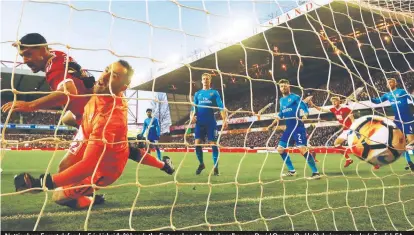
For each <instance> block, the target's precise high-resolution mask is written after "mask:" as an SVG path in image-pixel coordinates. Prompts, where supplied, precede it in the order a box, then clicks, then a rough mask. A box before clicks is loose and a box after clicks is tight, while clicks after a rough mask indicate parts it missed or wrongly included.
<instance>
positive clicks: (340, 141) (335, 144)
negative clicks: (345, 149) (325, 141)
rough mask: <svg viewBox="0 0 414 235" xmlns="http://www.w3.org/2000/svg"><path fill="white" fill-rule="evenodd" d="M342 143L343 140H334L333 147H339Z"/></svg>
mask: <svg viewBox="0 0 414 235" xmlns="http://www.w3.org/2000/svg"><path fill="white" fill-rule="evenodd" d="M343 142H344V140H343V139H336V140H335V142H334V147H335V148H337V147H339V146H341V145H342V143H343Z"/></svg>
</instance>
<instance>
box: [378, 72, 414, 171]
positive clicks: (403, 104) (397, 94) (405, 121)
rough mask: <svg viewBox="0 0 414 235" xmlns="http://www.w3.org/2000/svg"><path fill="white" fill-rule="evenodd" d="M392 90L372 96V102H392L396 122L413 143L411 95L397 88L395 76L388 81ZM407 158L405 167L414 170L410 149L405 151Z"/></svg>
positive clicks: (408, 140) (410, 143)
mask: <svg viewBox="0 0 414 235" xmlns="http://www.w3.org/2000/svg"><path fill="white" fill-rule="evenodd" d="M387 83H388V84H387V85H388V88H389V89H390V90H391V91H390V92H388V93H386V94H384V95H383V96H381V97H379V98H372V99H371V102H372V103H374V104H380V103H382V102H385V101H387V100H388V101H389V102H390V103H391V107H392V110H393V111H394V117H395V118H394V123H395V124H396V125H397V126H398V128H400V129H401V131H402V132H403V133H404V134H405V136H406V138H407V142H408V145H412V144H413V142H414V130H413V129H414V118H413V114H412V112H411V110H410V106H411V105H410V104H408V100H410V99H409V98H410V97H411V96H410V95H409V94H407V91H406V90H404V89H397V80H396V79H395V78H389V79H388V81H387ZM404 156H405V159H406V160H407V163H408V165H407V167H406V168H405V169H407V170H409V169H411V171H414V164H413V162H412V161H411V158H410V155H409V153H408V151H406V152H404Z"/></svg>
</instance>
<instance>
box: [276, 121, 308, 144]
mask: <svg viewBox="0 0 414 235" xmlns="http://www.w3.org/2000/svg"><path fill="white" fill-rule="evenodd" d="M289 140H290V142H291V141H292V140H294V141H295V143H296V146H307V145H308V140H307V138H306V128H305V127H304V126H297V127H296V128H288V129H286V130H285V132H283V135H282V137H281V138H280V141H279V146H282V147H284V148H286V147H288V142H289Z"/></svg>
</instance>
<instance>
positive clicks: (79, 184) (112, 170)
mask: <svg viewBox="0 0 414 235" xmlns="http://www.w3.org/2000/svg"><path fill="white" fill-rule="evenodd" d="M132 74H133V70H132V68H131V67H130V65H129V64H128V63H127V62H126V61H123V60H120V61H118V62H115V63H113V64H112V65H111V66H108V68H107V69H106V70H105V72H103V73H102V75H101V77H100V78H99V80H98V81H97V83H96V84H95V86H94V89H93V90H94V93H95V94H111V92H110V90H111V91H112V92H113V94H114V95H115V97H113V96H92V98H91V99H90V100H89V102H88V103H87V105H86V106H85V111H84V118H83V119H82V123H81V126H80V129H79V133H82V135H83V136H84V139H88V140H89V141H87V142H80V144H79V145H77V146H76V147H74V146H72V148H71V151H70V153H69V155H68V156H67V159H70V162H71V164H67V165H65V166H66V168H63V169H62V168H61V171H60V172H59V173H57V174H53V175H51V174H47V175H41V176H40V177H39V178H34V177H32V176H31V175H30V174H28V173H22V174H20V175H17V176H15V179H14V184H15V187H16V191H22V190H25V189H30V188H39V187H42V186H43V185H44V186H45V187H46V188H48V189H56V188H61V189H62V190H57V191H54V193H53V200H54V201H55V202H56V203H57V204H60V205H66V206H69V207H71V208H76V209H82V208H86V207H88V206H90V204H91V203H93V199H92V197H90V195H91V194H92V193H93V188H92V187H91V186H90V185H91V184H94V185H97V186H101V187H102V186H107V185H110V184H112V183H114V182H115V181H116V180H117V179H118V178H119V177H120V175H121V174H122V172H123V170H124V168H125V165H126V162H127V160H128V156H129V155H130V148H129V146H128V142H127V110H128V106H127V102H125V101H124V100H123V95H122V94H123V92H124V91H125V90H126V89H127V87H128V85H129V83H130V81H131V76H132ZM110 88H111V89H110ZM137 154H142V151H141V152H138V153H137ZM146 159H151V158H150V157H144V158H143V159H142V162H143V163H144V160H146ZM136 160H141V159H136ZM147 161H151V160H147ZM154 161H156V162H158V160H157V159H154V158H153V162H154ZM144 164H145V163H144ZM160 164H161V165H160V168H161V166H162V168H163V170H164V171H166V172H167V173H168V172H171V171H172V172H173V169H172V167H171V166H170V164H169V160H166V161H165V164H164V163H163V162H160ZM172 172H171V173H172ZM73 187H76V188H73Z"/></svg>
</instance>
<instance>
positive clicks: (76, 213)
mask: <svg viewBox="0 0 414 235" xmlns="http://www.w3.org/2000/svg"><path fill="white" fill-rule="evenodd" d="M399 187H401V188H409V187H414V184H403V185H399V186H386V187H372V188H366V189H365V188H361V189H352V190H338V191H329V192H323V193H310V194H307V195H306V194H296V195H286V196H282V195H280V196H267V197H263V198H262V201H268V200H274V199H283V197H285V198H302V197H306V196H308V197H314V196H326V195H334V194H341V193H346V192H347V191H348V193H358V192H365V191H373V190H383V189H395V188H399ZM138 201H139V200H138ZM259 201H260V198H240V199H238V203H242V202H259ZM230 203H233V204H234V203H235V199H234V200H223V201H211V202H210V203H209V206H211V205H223V204H230ZM203 205H206V203H188V204H179V205H176V206H175V207H174V208H186V207H194V206H203ZM169 208H171V205H170V206H166V205H160V206H140V207H135V209H134V211H139V210H162V209H169ZM130 211H131V207H129V208H111V209H102V210H96V211H91V214H103V213H113V212H130ZM85 214H86V211H63V212H47V213H44V214H43V216H42V217H57V216H58V217H65V216H79V215H85ZM38 216H39V214H17V215H10V216H7V215H6V216H2V217H1V220H2V221H7V220H19V219H34V218H37V217H38Z"/></svg>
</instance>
